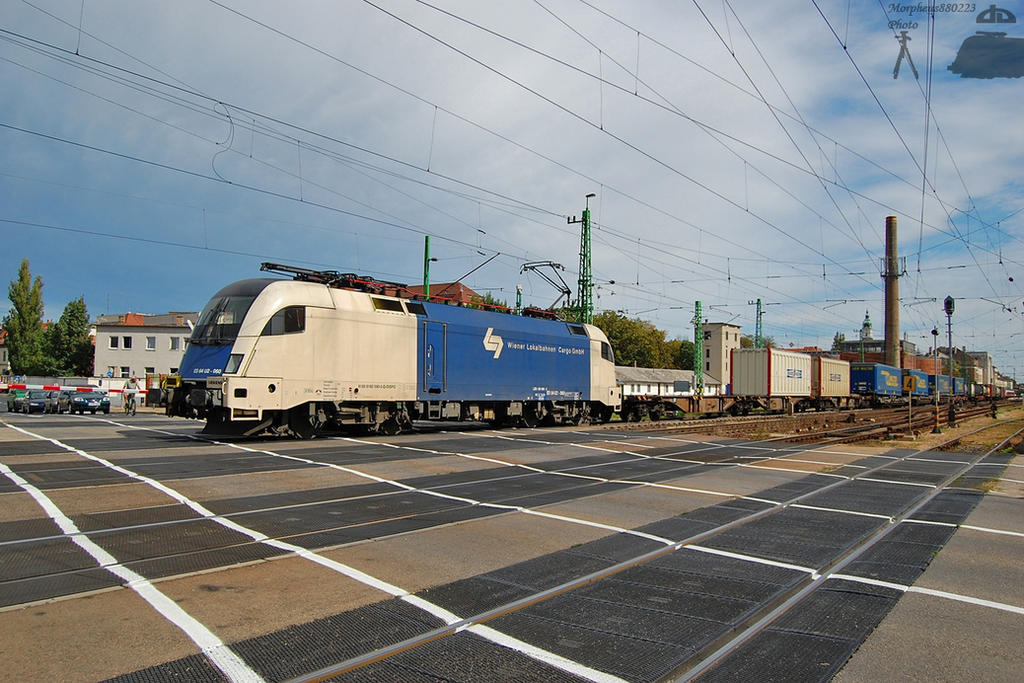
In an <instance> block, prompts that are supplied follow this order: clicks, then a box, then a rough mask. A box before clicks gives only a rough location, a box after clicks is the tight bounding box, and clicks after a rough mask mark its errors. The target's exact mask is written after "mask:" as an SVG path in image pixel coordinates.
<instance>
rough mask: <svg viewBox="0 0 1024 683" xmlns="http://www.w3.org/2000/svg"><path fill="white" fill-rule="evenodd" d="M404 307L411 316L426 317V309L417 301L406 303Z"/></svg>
mask: <svg viewBox="0 0 1024 683" xmlns="http://www.w3.org/2000/svg"><path fill="white" fill-rule="evenodd" d="M405 307H406V308H407V309H409V312H410V313H412V314H413V315H426V314H427V309H426V308H424V307H423V304H421V303H420V302H419V301H406V302H405Z"/></svg>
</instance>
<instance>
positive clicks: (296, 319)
mask: <svg viewBox="0 0 1024 683" xmlns="http://www.w3.org/2000/svg"><path fill="white" fill-rule="evenodd" d="M305 329H306V307H305V306H289V307H288V308H282V309H281V310H280V311H278V312H277V313H275V314H274V315H273V316H271V318H270V320H268V321H267V325H266V327H264V328H263V336H264V337H269V336H271V335H275V334H291V333H293V332H302V331H303V330H305Z"/></svg>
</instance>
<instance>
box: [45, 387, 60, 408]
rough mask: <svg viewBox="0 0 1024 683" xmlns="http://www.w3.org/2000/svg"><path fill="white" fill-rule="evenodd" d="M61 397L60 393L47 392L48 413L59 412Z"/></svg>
mask: <svg viewBox="0 0 1024 683" xmlns="http://www.w3.org/2000/svg"><path fill="white" fill-rule="evenodd" d="M59 397H60V392H59V391H47V392H46V410H45V411H44V412H47V413H56V412H57V399H58V398H59Z"/></svg>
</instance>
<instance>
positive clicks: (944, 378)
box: [928, 375, 949, 398]
mask: <svg viewBox="0 0 1024 683" xmlns="http://www.w3.org/2000/svg"><path fill="white" fill-rule="evenodd" d="M928 391H929V392H930V393H931V395H932V396H934V395H935V394H936V392H937V393H938V394H939V397H940V398H941V397H943V396H949V375H928Z"/></svg>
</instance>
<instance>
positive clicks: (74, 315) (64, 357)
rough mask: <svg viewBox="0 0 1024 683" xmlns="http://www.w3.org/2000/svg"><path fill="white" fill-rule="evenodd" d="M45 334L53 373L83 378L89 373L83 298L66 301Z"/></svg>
mask: <svg viewBox="0 0 1024 683" xmlns="http://www.w3.org/2000/svg"><path fill="white" fill-rule="evenodd" d="M47 332H48V340H47V341H48V342H49V344H48V346H49V356H50V361H51V365H52V370H51V372H52V373H53V374H57V375H78V376H83V377H87V376H89V375H91V374H92V363H93V347H92V341H91V340H90V339H89V314H88V312H87V311H86V309H85V299H83V298H81V297H79V298H78V299H75V300H74V301H71V302H68V305H67V306H65V307H64V312H63V313H62V314H61V316H60V320H58V321H57V322H56V323H53V324H51V325H50V327H49V329H48V330H47Z"/></svg>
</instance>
